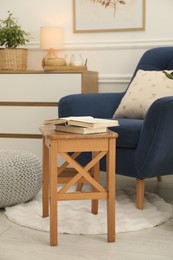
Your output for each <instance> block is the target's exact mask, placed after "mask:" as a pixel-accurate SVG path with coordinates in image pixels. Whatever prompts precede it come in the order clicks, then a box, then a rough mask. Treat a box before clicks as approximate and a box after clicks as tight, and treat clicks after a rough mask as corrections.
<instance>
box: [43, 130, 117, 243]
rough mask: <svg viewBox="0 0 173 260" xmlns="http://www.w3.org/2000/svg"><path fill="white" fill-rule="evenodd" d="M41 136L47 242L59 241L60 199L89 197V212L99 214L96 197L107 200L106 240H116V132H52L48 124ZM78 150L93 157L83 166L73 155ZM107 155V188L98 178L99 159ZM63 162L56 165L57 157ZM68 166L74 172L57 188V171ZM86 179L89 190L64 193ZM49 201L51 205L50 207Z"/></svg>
mask: <svg viewBox="0 0 173 260" xmlns="http://www.w3.org/2000/svg"><path fill="white" fill-rule="evenodd" d="M40 131H41V133H42V136H43V188H42V190H43V217H47V216H48V215H49V208H50V245H51V246H56V245H57V243H58V225H57V224H58V220H57V215H58V214H57V209H58V201H60V200H91V201H92V204H91V212H92V213H93V214H97V213H98V200H99V199H107V227H108V231H107V234H108V235H107V236H108V238H107V239H108V242H115V146H116V138H117V137H118V134H117V133H114V132H111V131H108V132H107V133H102V134H92V135H78V134H71V133H62V132H55V131H54V129H53V128H52V129H51V128H50V127H41V128H40ZM69 152H73V153H72V154H71V155H69ZM81 152H92V160H91V161H90V162H89V163H88V164H87V165H86V166H85V167H82V166H81V165H80V164H79V163H78V162H76V161H75V158H76V157H77V156H78V155H79V154H80V153H81ZM105 155H106V164H107V169H106V174H107V188H106V189H105V188H103V187H102V185H100V183H99V182H98V180H99V161H100V159H101V158H102V157H103V156H105ZM59 156H61V157H63V158H64V159H65V162H64V163H62V165H61V166H59V165H58V157H59ZM69 164H70V165H71V166H72V167H73V168H74V169H75V170H76V171H77V173H76V174H75V175H74V177H72V178H70V179H69V178H67V179H68V182H67V183H65V184H64V186H63V188H61V189H60V190H59V191H57V185H58V183H60V182H61V181H60V177H59V176H60V174H61V173H62V172H63V171H64V170H65V169H66V167H67V166H68V165H69ZM90 170H92V172H91V171H90ZM81 182H83V183H84V182H87V183H90V184H91V185H92V190H91V192H82V190H81V191H80V192H67V191H68V190H69V189H70V188H71V187H72V186H73V185H74V184H76V183H81ZM49 203H50V206H49Z"/></svg>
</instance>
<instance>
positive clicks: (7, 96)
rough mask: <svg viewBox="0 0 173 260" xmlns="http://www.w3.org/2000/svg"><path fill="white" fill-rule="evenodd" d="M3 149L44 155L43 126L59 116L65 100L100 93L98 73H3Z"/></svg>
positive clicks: (0, 114)
mask: <svg viewBox="0 0 173 260" xmlns="http://www.w3.org/2000/svg"><path fill="white" fill-rule="evenodd" d="M0 90H1V95H0V120H1V123H0V147H1V148H0V149H20V150H27V151H30V152H34V153H36V154H37V155H38V156H39V157H40V156H41V134H40V132H39V127H40V126H41V124H42V122H43V121H44V120H45V119H51V118H56V117H57V116H58V101H59V99H60V98H61V97H63V96H65V95H69V94H76V93H83V94H85V93H97V92H98V73H97V72H94V71H87V70H77V69H76V70H73V71H70V70H67V71H64V70H63V71H56V72H45V71H26V72H19V73H16V72H0Z"/></svg>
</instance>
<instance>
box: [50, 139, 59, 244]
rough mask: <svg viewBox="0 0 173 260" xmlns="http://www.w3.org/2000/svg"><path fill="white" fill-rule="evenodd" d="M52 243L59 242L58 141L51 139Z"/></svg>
mask: <svg viewBox="0 0 173 260" xmlns="http://www.w3.org/2000/svg"><path fill="white" fill-rule="evenodd" d="M49 155H50V156H49V158H50V162H49V165H50V245H51V246H57V244H58V226H57V223H58V219H57V215H58V214H57V143H56V141H51V146H50V151H49Z"/></svg>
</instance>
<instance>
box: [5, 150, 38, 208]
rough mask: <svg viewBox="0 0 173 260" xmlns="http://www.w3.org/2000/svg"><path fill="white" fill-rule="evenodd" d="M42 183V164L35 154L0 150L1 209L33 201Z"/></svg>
mask: <svg viewBox="0 0 173 260" xmlns="http://www.w3.org/2000/svg"><path fill="white" fill-rule="evenodd" d="M41 183H42V167H41V162H40V160H39V159H38V157H37V156H36V155H35V154H33V153H29V152H25V151H14V150H0V208H5V207H7V206H13V205H15V204H18V203H23V202H26V201H28V200H31V199H32V198H33V197H34V196H35V195H36V194H37V192H38V191H39V190H40V189H41Z"/></svg>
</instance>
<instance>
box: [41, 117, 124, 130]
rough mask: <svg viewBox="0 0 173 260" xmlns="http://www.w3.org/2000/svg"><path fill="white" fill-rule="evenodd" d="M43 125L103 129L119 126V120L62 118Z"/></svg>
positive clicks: (45, 122) (46, 121)
mask: <svg viewBox="0 0 173 260" xmlns="http://www.w3.org/2000/svg"><path fill="white" fill-rule="evenodd" d="M43 124H44V125H48V124H53V125H60V124H62V125H73V126H82V127H88V128H101V127H111V126H118V125H119V123H118V121H117V120H111V119H102V118H95V117H92V116H82V117H81V116H75V117H73V116H70V117H61V118H57V119H50V120H45V121H44V122H43Z"/></svg>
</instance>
